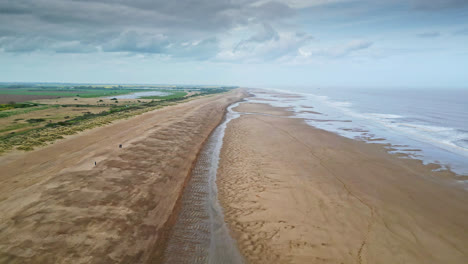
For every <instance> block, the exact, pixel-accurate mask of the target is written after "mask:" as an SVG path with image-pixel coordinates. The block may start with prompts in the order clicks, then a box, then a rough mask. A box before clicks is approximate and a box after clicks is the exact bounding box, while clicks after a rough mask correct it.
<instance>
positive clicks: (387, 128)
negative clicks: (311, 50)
mask: <svg viewBox="0 0 468 264" xmlns="http://www.w3.org/2000/svg"><path fill="white" fill-rule="evenodd" d="M271 90H273V91H274V92H281V93H288V94H295V95H298V96H300V97H297V98H296V97H292V96H277V95H266V94H263V93H259V94H256V95H257V97H254V98H252V99H251V100H252V101H255V100H258V99H260V98H265V99H268V101H265V102H268V103H270V104H272V105H275V106H282V107H290V108H291V109H292V110H293V111H294V112H295V113H296V117H299V118H304V119H305V120H306V122H307V123H308V124H310V125H311V126H314V127H317V128H320V129H324V130H328V131H331V132H334V133H337V134H339V135H342V136H345V137H348V138H353V139H358V140H364V141H367V142H373V143H382V144H385V145H386V147H387V148H389V150H390V152H392V153H403V154H406V155H405V156H406V157H410V158H417V159H420V160H422V161H423V162H424V163H436V164H439V165H440V166H441V169H447V168H449V169H451V170H452V171H454V172H456V173H458V174H463V175H468V89H402V88H400V89H390V88H374V89H370V88H367V89H357V88H328V89H327V88H312V87H282V88H281V89H271ZM253 93H254V94H255V92H253ZM311 107H313V108H311ZM314 112H319V113H321V114H316V113H314Z"/></svg>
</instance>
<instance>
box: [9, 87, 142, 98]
mask: <svg viewBox="0 0 468 264" xmlns="http://www.w3.org/2000/svg"><path fill="white" fill-rule="evenodd" d="M139 91H140V92H141V91H147V90H141V89H115V88H86V89H84V88H75V87H65V88H55V89H51V88H47V89H44V88H16V89H11V88H10V89H5V88H3V89H0V94H14V95H44V96H57V97H73V96H79V97H82V98H93V97H105V96H114V95H122V94H128V93H133V92H139Z"/></svg>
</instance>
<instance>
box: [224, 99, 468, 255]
mask: <svg viewBox="0 0 468 264" xmlns="http://www.w3.org/2000/svg"><path fill="white" fill-rule="evenodd" d="M239 109H244V110H246V109H249V110H250V111H251V112H256V113H261V112H263V113H266V114H269V115H260V114H251V115H243V116H241V117H240V118H238V119H235V120H233V121H231V122H230V123H229V124H228V127H227V129H226V134H225V138H224V145H223V149H222V153H221V161H220V168H219V171H218V190H219V198H220V200H221V204H222V205H223V207H224V211H225V219H226V221H227V222H228V225H229V227H230V229H231V231H232V233H233V236H234V238H235V239H237V241H238V245H239V248H240V250H241V253H242V254H243V255H244V256H245V257H246V259H247V261H248V262H250V263H370V264H381V263H382V264H385V263H388V264H395V263H453V264H455V263H468V195H467V192H466V191H465V190H463V189H461V188H460V187H459V186H457V184H456V182H455V180H454V179H453V177H454V175H453V174H452V173H450V172H433V171H432V170H431V169H434V168H435V167H436V166H424V165H422V163H421V162H420V161H416V160H409V159H401V158H397V157H396V156H395V155H391V154H388V153H387V152H386V150H385V149H384V148H383V147H382V146H381V145H377V144H367V143H364V142H359V141H355V140H351V139H346V138H343V137H340V136H338V135H335V134H332V133H329V132H326V131H323V130H318V129H314V128H312V127H310V126H308V125H307V124H305V123H304V122H303V121H302V120H301V119H293V118H287V117H284V115H286V114H283V115H281V114H278V111H281V109H275V108H272V107H269V106H266V105H263V106H260V105H259V104H255V105H253V104H250V105H248V106H242V104H241V106H240V107H239ZM272 113H277V114H276V116H273V115H271V114H272Z"/></svg>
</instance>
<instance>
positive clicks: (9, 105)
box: [0, 102, 37, 111]
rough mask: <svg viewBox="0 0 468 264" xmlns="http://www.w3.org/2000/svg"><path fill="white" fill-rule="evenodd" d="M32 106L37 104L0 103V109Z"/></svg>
mask: <svg viewBox="0 0 468 264" xmlns="http://www.w3.org/2000/svg"><path fill="white" fill-rule="evenodd" d="M34 106H37V104H33V103H15V102H11V103H8V104H0V111H4V110H10V109H15V108H28V107H34Z"/></svg>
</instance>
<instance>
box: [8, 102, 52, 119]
mask: <svg viewBox="0 0 468 264" xmlns="http://www.w3.org/2000/svg"><path fill="white" fill-rule="evenodd" d="M57 107H60V105H39V106H35V107H29V108H15V109H11V110H5V111H0V118H4V117H9V116H14V115H20V114H27V113H30V112H34V111H39V110H44V109H49V108H57Z"/></svg>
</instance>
